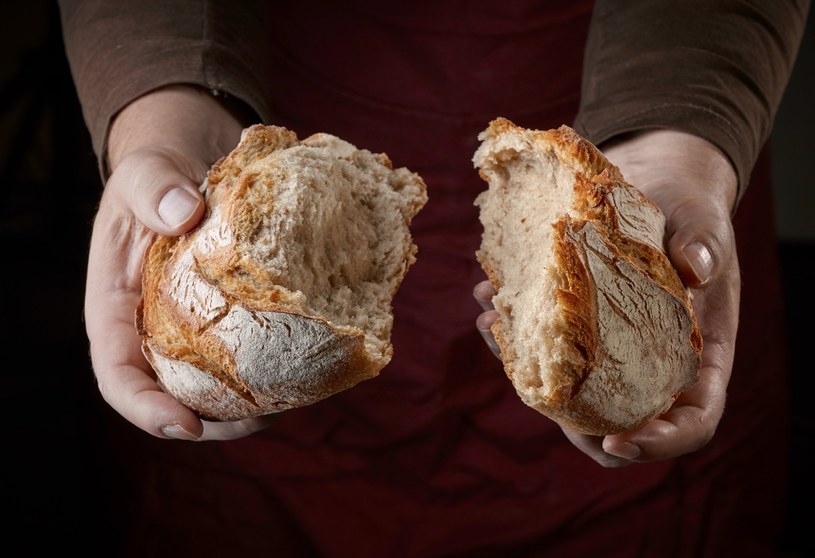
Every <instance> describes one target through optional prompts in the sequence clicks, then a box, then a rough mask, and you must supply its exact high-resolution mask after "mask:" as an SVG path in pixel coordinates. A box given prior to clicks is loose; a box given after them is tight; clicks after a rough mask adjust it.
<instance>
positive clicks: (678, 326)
mask: <svg viewBox="0 0 815 558" xmlns="http://www.w3.org/2000/svg"><path fill="white" fill-rule="evenodd" d="M480 139H481V140H482V144H481V147H480V148H479V150H478V151H477V152H476V155H475V157H474V162H475V164H476V167H478V170H479V174H480V175H481V177H482V178H483V179H484V180H485V181H486V182H487V183H488V184H489V189H488V190H487V191H486V192H485V193H483V194H482V195H481V196H480V197H479V199H478V200H477V202H476V203H477V205H479V206H480V207H481V218H482V222H483V223H484V226H485V234H484V239H483V240H482V246H481V248H480V250H479V252H478V253H477V256H478V259H479V262H480V263H481V265H482V267H483V269H484V271H485V273H486V274H487V277H488V278H489V280H490V281H491V282H492V284H493V285H494V286H495V288H496V290H497V291H498V297H496V299H500V300H501V302H500V304H496V309H498V310H499V314H500V315H499V318H498V319H497V320H496V321H495V322H494V325H493V329H492V331H493V335H494V337H495V339H496V342H497V344H498V346H499V348H500V350H501V357H502V360H503V362H504V369H505V371H506V374H507V376H508V377H509V378H510V379H511V380H512V382H513V384H514V385H515V387H516V389H517V390H518V393H519V395H520V396H521V398H522V399H523V400H524V402H525V403H527V404H528V405H530V406H532V407H533V408H535V409H537V410H538V411H540V412H541V413H542V414H544V415H546V416H548V417H550V418H552V419H553V420H555V421H557V422H558V423H559V424H561V425H562V426H564V427H567V428H570V429H572V430H576V431H579V432H584V433H587V434H597V435H605V434H610V433H616V432H620V431H624V430H629V429H632V428H636V427H639V426H641V425H642V424H644V423H645V422H647V421H648V420H650V419H651V418H653V417H654V416H656V415H658V414H659V413H662V412H664V411H665V410H666V409H667V408H668V407H669V406H670V404H671V403H672V402H673V400H674V399H675V398H676V396H678V394H679V393H681V392H682V391H684V390H686V389H689V388H690V387H691V386H692V385H693V384H694V383H695V382H696V381H697V379H698V368H699V365H700V354H701V349H702V338H701V334H700V332H699V327H698V324H697V322H696V317H695V313H694V311H693V307H692V305H691V303H690V299H689V296H688V294H687V291H686V289H685V288H684V286H683V285H682V283H681V281H680V279H679V276H678V275H677V273H676V271H675V269H674V268H673V266H672V265H671V263H670V260H669V259H668V257H667V255H666V253H665V251H664V238H663V235H664V218H663V217H662V214H661V212H660V211H659V208H658V207H657V206H656V205H655V204H654V203H653V202H651V200H649V199H647V198H646V197H645V196H644V195H643V194H642V193H640V192H639V191H638V190H636V188H634V187H632V186H631V185H630V184H628V183H627V182H626V181H625V180H624V178H623V176H622V175H621V173H620V171H619V169H617V167H615V166H614V165H612V164H611V163H610V162H609V161H608V160H607V159H606V158H605V156H603V154H602V153H601V152H600V151H599V150H598V149H597V148H596V147H595V146H594V145H592V144H591V143H590V142H589V141H588V140H586V139H584V138H582V137H581V136H580V135H579V134H577V133H576V132H575V131H574V130H572V129H571V128H569V127H568V126H561V127H560V128H558V129H554V130H542V131H541V130H527V129H524V128H521V127H518V126H516V125H515V124H513V123H512V122H510V121H508V120H506V119H503V118H498V119H496V120H494V121H493V122H491V123H490V125H489V126H488V128H487V129H486V130H485V131H484V132H482V134H481V136H480ZM530 169H538V170H537V171H530ZM536 172H537V173H538V174H535V173H536ZM547 176H548V177H549V178H545V177H547ZM567 179H568V180H570V181H571V186H569V187H567V188H565V189H564V184H565V183H566V182H565V181H566V180H567ZM547 181H553V182H551V183H548V182H547ZM547 189H548V190H547ZM559 192H560V193H559ZM524 195H526V196H527V198H526V199H527V201H519V200H520V198H521V197H522V196H524ZM530 196H531V197H530ZM541 199H548V200H549V201H548V202H543V204H542V205H538V206H534V204H536V203H538V204H540V203H541V202H539V201H535V200H541ZM524 204H527V205H524ZM533 207H534V208H533ZM530 211H539V212H540V215H541V216H542V215H549V216H550V217H551V221H548V222H547V221H541V222H540V226H541V227H552V229H551V233H550V234H549V238H550V240H549V241H548V244H549V248H548V249H549V250H551V254H552V255H551V261H552V264H551V265H552V266H553V267H552V269H551V270H550V272H543V271H544V270H543V269H541V270H540V271H541V272H542V273H540V277H539V278H538V279H537V280H535V279H531V281H532V283H538V284H539V285H543V284H544V283H547V282H549V281H554V282H555V285H554V288H555V291H554V292H555V298H556V304H555V305H554V306H553V307H552V308H550V309H549V310H546V312H548V313H549V315H546V316H539V317H535V315H534V313H532V314H533V315H532V316H530V310H528V309H527V310H524V311H521V310H520V309H518V308H516V307H515V306H517V305H518V304H528V303H531V302H533V301H535V300H537V299H539V298H541V297H543V298H546V297H547V296H548V295H546V294H545V293H547V292H549V291H548V290H546V289H542V290H541V294H539V295H537V297H533V298H529V297H526V298H523V297H522V296H521V295H522V294H523V293H522V291H519V289H529V288H533V287H530V278H529V277H530V276H529V275H528V272H525V271H523V270H524V269H527V268H529V267H530V266H527V265H525V264H519V263H518V262H525V261H528V260H529V259H530V257H532V256H533V254H534V252H525V253H517V254H516V253H514V252H512V250H524V251H528V250H530V248H533V247H534V246H536V243H539V242H540V239H541V238H544V237H545V236H546V235H543V236H541V235H542V234H543V233H536V235H535V236H530V237H529V239H528V240H526V241H523V240H522V241H520V242H518V241H517V240H515V239H514V237H515V236H519V235H520V236H523V235H525V234H527V233H528V231H527V229H524V228H512V227H513V225H512V222H513V219H515V220H518V219H519V215H528V212H530ZM526 220H527V219H526V217H522V218H520V221H521V222H523V221H526ZM538 220H539V219H538ZM503 229H507V230H505V231H503V232H502V230H503ZM508 237H513V241H512V242H511V243H509V244H507V242H506V239H507V238H508ZM502 239H504V240H502ZM508 250H509V251H510V252H509V253H508V252H507V251H508ZM536 265H540V264H539V263H538V264H536ZM545 265H548V264H545ZM532 267H533V268H534V269H537V268H535V267H534V266H532ZM519 273H520V274H521V275H518V274H519ZM510 276H511V277H512V281H513V283H512V286H511V287H507V285H506V284H505V282H504V279H506V278H507V277H510ZM519 277H526V279H519ZM507 289H508V290H507ZM516 293H518V294H516ZM507 297H509V298H507ZM524 301H525V302H524ZM536 304H537V303H536ZM539 322H540V323H545V324H548V325H546V326H545V327H546V328H548V329H545V330H540V329H539V327H541V326H539V325H537V324H538V323H539ZM521 339H522V341H521ZM533 339H536V340H534V341H533ZM537 343H542V344H543V345H541V346H540V347H536V346H533V345H535V344H537ZM542 347H549V348H548V349H544V348H542ZM533 351H540V352H541V355H542V356H540V357H535V356H534V354H536V353H533ZM538 368H540V370H538Z"/></svg>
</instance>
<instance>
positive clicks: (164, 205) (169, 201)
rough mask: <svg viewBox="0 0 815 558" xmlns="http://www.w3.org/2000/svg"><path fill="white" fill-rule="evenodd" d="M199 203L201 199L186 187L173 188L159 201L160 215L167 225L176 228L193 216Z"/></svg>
mask: <svg viewBox="0 0 815 558" xmlns="http://www.w3.org/2000/svg"><path fill="white" fill-rule="evenodd" d="M199 203H201V200H199V199H198V198H197V197H195V196H194V195H193V194H191V193H190V192H188V191H187V190H185V189H184V188H173V189H171V190H167V193H166V194H164V197H163V198H161V201H160V202H158V215H159V217H161V220H162V221H164V224H165V225H167V226H168V227H170V228H175V227H177V226H179V225H181V224H182V223H184V222H186V221H187V220H188V219H189V218H190V217H192V215H193V213H195V210H196V209H197V208H198V204H199Z"/></svg>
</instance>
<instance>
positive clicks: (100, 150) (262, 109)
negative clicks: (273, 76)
mask: <svg viewBox="0 0 815 558" xmlns="http://www.w3.org/2000/svg"><path fill="white" fill-rule="evenodd" d="M271 4H273V3H271V2H219V1H217V0H208V1H207V0H140V1H138V2H133V1H129V0H60V1H59V7H60V17H61V23H62V34H63V41H64V44H65V52H66V56H67V58H68V63H69V66H70V68H71V74H72V77H73V79H74V83H75V86H76V89H77V95H78V97H79V101H80V104H81V105H82V112H83V117H84V119H85V123H86V125H87V126H88V129H89V131H90V135H91V138H92V141H93V148H94V152H95V153H96V155H97V157H98V158H99V160H100V161H104V159H105V157H104V152H105V147H106V142H107V134H108V130H109V128H110V123H111V121H112V120H113V118H114V116H115V115H116V114H117V113H118V111H119V110H121V109H122V108H123V107H124V106H125V105H126V104H128V103H129V102H131V101H132V100H133V99H136V98H138V97H140V96H142V95H144V94H145V93H148V92H149V91H151V90H154V89H157V88H159V87H162V86H166V85H172V84H181V83H184V84H195V85H199V86H201V87H204V88H207V89H209V90H211V91H212V92H213V93H215V94H221V95H227V92H228V96H230V97H231V98H234V99H237V102H242V103H244V104H246V105H248V106H249V107H251V108H252V109H253V110H254V111H255V113H257V114H258V115H260V116H261V117H262V116H264V115H268V108H269V107H268V106H267V101H266V99H268V98H269V95H268V94H267V92H268V88H269V87H270V86H271V85H270V84H269V83H267V82H265V81H263V80H264V78H265V75H266V74H265V73H264V72H257V71H255V70H256V69H257V68H258V67H262V66H261V65H262V64H263V59H262V53H263V52H264V49H263V48H262V45H263V44H264V42H268V40H269V37H268V31H267V28H268V26H267V25H266V23H267V22H268V21H269V20H268V14H266V13H265V11H266V10H268V9H269V6H270V5H271ZM258 46H261V48H258ZM103 174H104V170H103Z"/></svg>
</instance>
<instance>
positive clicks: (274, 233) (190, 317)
mask: <svg viewBox="0 0 815 558" xmlns="http://www.w3.org/2000/svg"><path fill="white" fill-rule="evenodd" d="M297 149H299V151H292V150H297ZM317 156H319V157H322V158H324V159H326V160H327V161H328V162H327V163H326V165H324V167H322V168H319V167H318V166H317V165H316V164H315V165H311V164H310V163H309V161H310V160H311V159H313V158H314V157H317ZM333 158H336V159H337V161H338V162H337V163H336V164H335V163H334V162H332V161H334V159H333ZM360 161H362V162H360ZM363 163H364V165H367V166H365V170H364V171H360V173H361V174H364V176H362V178H363V179H364V180H368V181H372V182H376V183H377V187H378V188H381V189H382V193H381V196H391V197H392V199H391V198H389V199H388V201H387V202H383V204H387V205H388V209H389V210H390V211H391V212H392V213H394V214H396V215H397V221H398V225H397V226H398V227H400V230H399V231H396V233H395V234H401V235H403V239H401V244H399V245H398V246H397V249H396V250H394V252H395V254H394V257H393V261H390V262H388V263H387V264H384V263H383V264H381V265H382V266H384V267H383V268H382V269H379V268H373V267H372V268H371V269H363V270H359V269H350V270H346V271H347V273H348V274H351V275H353V274H357V275H359V274H363V273H368V274H369V275H370V274H372V273H374V272H377V273H379V275H377V276H376V277H373V278H372V277H369V276H367V275H366V276H364V277H363V279H364V280H366V281H374V280H377V281H379V282H380V283H381V285H380V290H382V292H383V293H384V295H382V296H383V297H384V298H381V300H379V306H380V308H378V309H377V311H379V312H381V313H382V314H383V315H384V316H385V319H383V322H382V323H381V324H375V325H376V327H375V330H366V329H365V328H363V327H362V326H355V325H353V324H346V323H338V322H332V321H331V320H330V319H329V318H328V317H326V316H325V315H322V314H321V313H320V312H319V311H317V310H315V308H314V307H313V306H312V305H311V304H310V303H311V301H310V300H309V295H308V294H307V293H306V292H305V291H306V290H307V289H306V288H305V286H304V285H297V284H292V282H295V283H296V282H297V281H302V280H303V279H302V277H300V276H298V275H297V273H296V270H295V269H294V267H296V265H297V262H295V261H294V259H296V258H298V257H301V256H302V257H307V256H309V254H311V253H314V252H316V251H319V250H321V249H322V250H324V248H321V247H320V246H315V245H313V244H310V243H309V241H306V240H304V239H302V238H299V237H298V236H297V231H295V232H287V231H284V230H281V227H293V226H294V225H297V224H298V223H292V220H299V219H302V220H308V219H320V215H319V210H320V209H321V208H319V207H313V206H310V205H309V207H308V208H307V209H312V208H313V209H314V211H313V212H311V213H314V215H313V216H309V215H311V213H309V212H308V211H303V213H304V214H303V215H288V213H292V212H293V210H292V208H291V207H289V206H287V205H286V204H285V203H284V202H285V200H284V199H283V198H284V197H285V196H289V197H290V198H293V197H296V196H297V195H298V192H297V191H298V189H302V188H308V187H309V186H308V185H309V182H308V181H330V180H331V179H332V177H331V175H327V174H326V172H327V171H326V170H325V169H326V168H328V169H329V170H330V169H332V168H334V167H335V166H338V165H339V166H342V165H345V166H344V167H343V168H346V167H347V168H350V169H351V170H354V169H356V168H357V167H355V166H354V165H357V166H360V165H363ZM321 169H322V170H321ZM346 172H350V171H346ZM394 176H395V178H394ZM284 181H291V182H292V184H293V185H291V186H288V187H287V188H288V189H286V188H284V187H283V186H282V185H281V183H282V182H284ZM391 183H392V184H393V185H395V186H393V190H391V185H392V184H391ZM204 186H205V188H206V190H205V192H206V200H207V214H206V215H205V217H204V219H203V220H202V222H201V223H200V224H199V226H198V227H197V228H196V229H195V230H193V231H191V232H190V233H188V234H186V235H182V236H180V237H175V238H174V237H166V236H156V237H155V238H154V239H153V241H152V242H151V243H150V245H149V247H148V249H147V252H146V254H145V261H144V265H143V275H142V277H143V279H142V299H141V302H140V304H139V307H138V308H137V311H136V328H137V331H138V332H139V334H140V335H142V337H143V343H142V350H143V353H144V354H145V356H146V358H147V360H148V361H149V362H150V364H151V366H152V367H153V369H154V370H155V371H156V374H157V376H158V381H159V383H160V385H161V386H162V388H163V389H164V390H166V391H167V392H168V393H170V394H171V395H173V396H174V397H175V398H176V399H178V400H179V401H180V402H181V403H183V404H184V405H186V406H187V407H189V408H190V409H193V410H194V411H196V412H197V413H198V414H199V415H200V416H201V417H202V418H205V419H209V420H217V421H235V420H240V419H244V418H249V417H255V416H260V415H265V414H269V413H273V412H277V411H281V410H285V409H290V408H293V407H300V406H304V405H309V404H312V403H315V402H317V401H320V400H322V399H324V398H326V397H329V396H331V395H333V394H335V393H337V392H339V391H342V390H345V389H348V388H350V387H352V386H354V385H356V384H357V383H359V382H361V381H364V380H366V379H370V378H373V377H375V376H376V375H378V374H379V372H380V371H381V370H382V368H384V366H385V365H386V364H387V363H388V362H389V360H390V358H391V356H392V346H391V345H390V325H391V320H392V315H391V310H390V306H389V303H390V298H391V297H392V296H393V295H394V294H395V292H396V290H397V288H398V286H399V284H400V283H401V281H402V278H403V277H404V275H405V274H406V273H407V271H408V268H409V267H410V265H412V263H413V262H414V261H415V253H416V246H415V245H414V244H413V243H412V241H411V239H410V234H409V232H408V226H409V223H410V221H411V219H412V218H413V217H414V215H415V214H416V213H418V211H419V210H420V209H421V208H422V206H423V205H424V203H425V202H426V190H425V185H424V183H423V182H422V181H421V178H420V177H418V175H415V174H412V173H409V172H408V171H407V170H406V169H399V170H398V171H394V170H393V168H392V165H391V162H390V160H389V159H388V158H387V156H385V155H384V154H371V153H368V152H362V151H360V150H357V149H356V148H355V147H354V146H352V145H351V144H348V143H346V142H343V141H342V140H339V139H338V138H335V137H334V136H329V135H325V134H317V135H315V136H311V137H310V138H306V139H305V140H303V141H302V142H301V141H299V140H298V139H297V137H296V135H295V134H294V133H293V132H291V131H289V130H286V129H284V128H280V127H276V126H262V125H256V126H252V127H250V128H248V129H247V130H245V131H244V133H243V136H242V139H241V143H240V144H239V145H238V146H237V147H236V148H235V149H234V150H233V151H232V152H231V153H230V154H229V155H227V156H226V157H224V158H223V159H221V160H220V161H218V162H217V163H216V164H214V165H213V167H212V168H211V170H210V172H209V173H208V176H207V182H206V183H205V185H204ZM328 187H329V188H331V185H330V184H329V185H328ZM353 187H354V186H351V188H353ZM397 190H398V191H397ZM372 195H374V194H372ZM375 195H380V194H375ZM346 201H347V200H346ZM348 203H351V202H350V201H348ZM383 207H384V206H383ZM284 213H285V214H286V215H282V214H284ZM273 216H274V219H276V220H274V219H273V218H272V217H273ZM300 224H301V225H302V226H303V227H305V228H306V229H313V228H315V227H317V226H318V224H317V223H316V222H314V223H308V222H305V223H300ZM312 225H313V226H312ZM337 226H338V227H346V226H347V227H352V226H359V224H358V223H356V224H354V223H349V224H347V225H346V224H344V223H340V224H339V225H337ZM348 234H351V235H352V236H353V232H351V233H348ZM287 235H288V236H287ZM284 241H285V242H288V245H287V246H285V249H286V250H288V253H290V254H292V255H291V256H289V259H286V258H285V257H283V256H281V255H280V254H281V251H282V248H279V247H277V245H276V244H275V243H279V244H282V243H283V242H284ZM306 259H307V258H306ZM278 260H280V261H278ZM343 265H350V264H343ZM328 272H329V270H326V273H328ZM349 281H350V279H349ZM343 288H344V289H345V291H348V290H349V287H343ZM351 288H353V285H351ZM330 296H331V295H329V298H330ZM329 304H330V301H329ZM383 305H387V308H381V306H383ZM369 310H370V309H366V308H360V312H365V311H369ZM372 327H373V326H372Z"/></svg>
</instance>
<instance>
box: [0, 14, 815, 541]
mask: <svg viewBox="0 0 815 558" xmlns="http://www.w3.org/2000/svg"><path fill="white" fill-rule="evenodd" d="M811 20H812V17H810V21H811ZM809 27H810V28H812V24H810V26H809ZM0 31H1V32H0V41H2V45H1V46H0V56H2V64H0V96H1V97H0V98H1V99H2V102H0V195H2V196H3V202H2V220H1V221H0V226H2V241H3V247H4V248H5V253H4V257H3V258H2V259H3V261H4V265H3V271H2V272H0V277H2V291H0V292H2V301H3V304H2V309H3V311H4V314H5V315H4V316H3V319H2V320H0V324H2V325H0V327H2V334H1V335H0V339H2V342H3V352H2V354H3V356H4V365H3V375H4V376H3V377H4V378H5V382H4V385H3V389H2V407H0V408H2V409H4V410H5V411H6V412H5V419H6V423H7V427H6V429H5V430H6V431H7V432H9V431H10V435H7V436H4V437H3V438H2V440H3V442H2V443H3V445H4V446H5V447H4V450H3V456H4V457H3V462H4V466H3V471H4V475H3V477H4V480H5V483H4V485H5V488H4V489H3V492H4V497H3V502H4V503H5V505H4V506H3V507H4V508H5V511H6V513H7V514H10V515H11V516H12V521H10V522H9V521H5V522H3V525H4V527H3V531H4V532H5V534H6V535H7V536H6V537H5V539H6V541H5V542H6V544H13V542H11V541H18V544H20V545H23V548H27V549H28V551H27V552H25V554H34V553H35V551H36V550H37V549H40V548H61V549H63V550H69V549H75V550H88V551H94V550H98V551H100V552H102V553H103V554H104V555H111V554H115V551H113V549H114V548H115V546H116V542H117V533H118V530H119V529H120V528H121V527H122V526H121V523H120V521H119V518H117V516H116V515H115V513H113V514H111V513H110V510H111V509H113V510H115V509H117V507H116V506H124V505H126V502H123V501H119V500H118V498H119V497H120V494H119V493H118V492H117V491H116V489H115V487H116V486H117V485H120V483H122V482H124V481H123V478H122V476H121V475H122V474H123V473H122V472H121V471H120V470H119V468H118V466H117V461H116V460H115V459H113V458H112V456H111V454H110V452H109V450H108V448H107V446H106V443H105V440H106V430H107V429H108V428H110V427H111V426H110V425H111V424H112V425H114V426H113V427H122V422H123V419H121V418H119V417H118V416H117V415H115V414H114V413H113V412H112V411H111V410H110V409H109V408H108V407H107V406H106V405H105V404H104V403H103V402H102V400H101V397H100V396H99V394H98V391H97V390H96V386H95V382H94V379H93V374H92V372H91V368H90V364H89V358H88V346H87V339H86V337H85V331H84V324H83V321H82V298H83V293H84V280H85V262H86V258H87V246H88V240H89V237H90V226H91V221H92V218H93V214H94V209H95V204H96V202H97V200H98V197H99V193H100V191H101V187H102V185H101V182H100V179H99V174H98V172H97V166H96V160H95V158H94V155H93V153H92V150H91V146H90V138H89V136H88V133H87V130H86V129H85V126H84V123H83V121H82V117H81V113H80V109H79V104H78V101H77V99H76V95H75V92H74V89H73V84H72V82H71V78H70V74H69V71H68V67H67V62H66V61H65V57H64V52H63V48H62V42H61V37H60V30H59V20H58V12H57V8H56V4H55V3H52V2H49V1H47V0H28V1H26V2H24V3H18V2H13V3H6V4H4V13H3V14H2V16H0ZM814 33H815V32H810V33H808V34H807V36H806V37H805V39H804V44H803V46H802V51H801V54H800V56H799V59H798V62H797V64H796V69H795V73H794V75H793V78H792V80H791V82H790V87H789V89H788V92H787V94H786V95H785V98H784V103H783V104H782V107H781V110H780V112H779V115H778V120H777V125H776V129H775V132H774V135H773V137H772V139H771V142H770V145H771V147H772V160H773V162H774V169H773V177H774V180H775V190H776V192H775V201H776V206H777V207H776V214H777V215H778V217H777V230H778V246H779V253H780V256H781V257H780V261H781V276H782V279H783V284H784V294H785V301H786V311H787V325H788V335H787V338H788V341H789V351H790V372H791V382H792V401H793V422H792V432H791V434H792V446H791V451H792V455H791V457H792V460H791V470H790V474H791V476H790V486H791V490H790V498H789V504H788V513H787V517H786V522H785V525H786V527H785V531H784V536H783V540H782V541H781V542H780V549H781V552H782V555H783V556H789V557H793V556H794V557H798V556H800V557H803V556H812V555H814V554H815V546H813V543H812V537H811V536H810V534H809V530H810V526H809V524H808V523H807V522H806V519H807V515H811V514H807V513H806V512H805V511H804V510H807V511H808V512H811V508H812V502H813V480H812V470H813V454H815V412H813V407H814V406H813V405H812V404H811V403H810V402H809V398H810V397H811V395H810V394H811V393H812V391H813V389H812V388H813V379H812V368H813V366H812V359H811V357H810V352H811V343H812V342H813V341H812V333H813V327H812V325H811V324H812V320H813V315H815V311H813V303H812V296H811V291H812V286H813V285H814V284H815V283H813V279H815V276H814V275H813V272H812V271H811V267H812V265H811V264H812V261H813V259H812V258H813V246H815V226H814V225H813V218H812V217H811V214H812V212H813V209H815V202H813V192H815V188H813V187H812V185H811V184H810V182H811V181H812V180H813V176H815V149H813V142H812V140H811V136H812V132H811V131H812V129H813V125H814V124H815V120H814V119H813V118H814V115H813V104H815V103H813V101H815V84H813V83H812V78H813V77H815V37H813V34H814ZM7 548H8V547H7Z"/></svg>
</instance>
